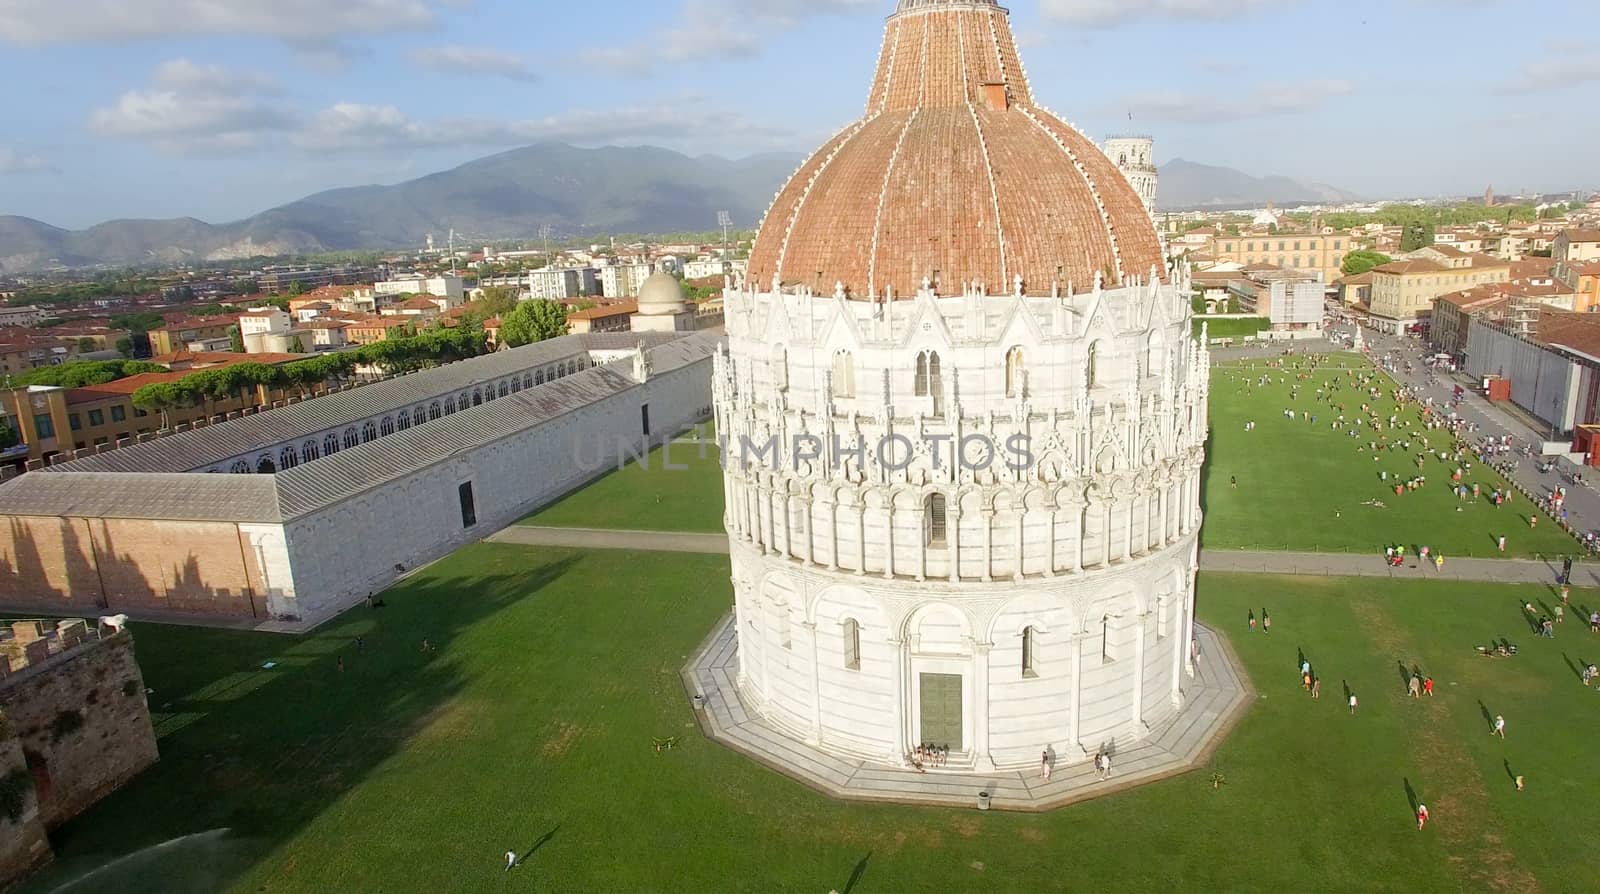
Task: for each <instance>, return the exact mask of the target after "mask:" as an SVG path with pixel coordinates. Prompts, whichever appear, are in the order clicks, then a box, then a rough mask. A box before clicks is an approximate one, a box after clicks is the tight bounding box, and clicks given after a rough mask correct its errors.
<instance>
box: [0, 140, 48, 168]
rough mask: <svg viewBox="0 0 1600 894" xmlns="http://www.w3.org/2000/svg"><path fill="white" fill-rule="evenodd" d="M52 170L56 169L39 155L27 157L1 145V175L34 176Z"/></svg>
mask: <svg viewBox="0 0 1600 894" xmlns="http://www.w3.org/2000/svg"><path fill="white" fill-rule="evenodd" d="M50 170H54V167H52V166H51V164H50V163H49V162H48V161H45V160H44V159H43V158H40V157H39V156H37V155H27V154H24V153H22V152H20V151H18V150H16V149H13V148H12V147H10V146H4V145H0V174H32V173H35V172H37V171H50Z"/></svg>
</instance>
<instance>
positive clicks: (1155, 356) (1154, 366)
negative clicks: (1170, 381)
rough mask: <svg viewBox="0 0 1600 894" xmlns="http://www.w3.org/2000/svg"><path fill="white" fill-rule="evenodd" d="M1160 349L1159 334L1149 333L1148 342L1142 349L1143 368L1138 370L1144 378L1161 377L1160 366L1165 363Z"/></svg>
mask: <svg viewBox="0 0 1600 894" xmlns="http://www.w3.org/2000/svg"><path fill="white" fill-rule="evenodd" d="M1161 348H1162V345H1161V333H1160V332H1152V333H1150V340H1149V341H1148V342H1146V343H1145V348H1144V368H1143V369H1142V370H1140V373H1141V374H1142V375H1143V376H1144V377H1149V376H1159V375H1161V372H1162V370H1161V367H1162V364H1163V363H1165V362H1166V358H1165V356H1164V355H1163V352H1162V350H1161Z"/></svg>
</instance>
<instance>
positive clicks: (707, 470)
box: [519, 423, 724, 533]
mask: <svg viewBox="0 0 1600 894" xmlns="http://www.w3.org/2000/svg"><path fill="white" fill-rule="evenodd" d="M720 455H721V454H720V451H719V450H718V449H717V445H716V443H715V434H714V433H713V431H712V428H711V426H710V424H709V423H708V424H706V425H705V426H703V428H702V430H701V432H700V434H699V436H698V440H697V435H696V433H695V432H694V431H690V432H689V433H687V434H685V435H684V436H682V437H681V438H679V439H678V440H677V441H674V442H672V443H670V444H668V445H666V446H665V447H659V448H657V449H655V450H652V451H651V452H650V453H649V454H648V455H647V456H646V457H644V458H643V460H642V461H636V462H628V463H627V464H626V465H625V466H623V467H622V468H621V469H615V468H613V470H612V471H611V472H608V473H607V474H606V475H605V476H604V477H602V478H600V479H599V480H598V481H595V482H594V483H593V484H590V485H589V486H588V487H585V488H582V489H580V490H577V491H574V492H573V493H571V494H568V495H567V496H566V497H563V498H562V499H560V500H557V501H556V502H554V503H551V504H550V505H549V506H546V507H545V508H543V509H541V510H539V511H538V512H535V513H533V514H532V515H530V516H528V517H527V518H524V519H523V520H522V521H521V522H519V524H524V525H543V526H547V527H554V528H604V529H607V530H644V531H686V532H691V533H695V532H704V533H721V532H722V531H723V530H724V528H723V526H722V503H723V500H722V469H721V467H720V466H719V465H718V457H719V456H720ZM613 462H614V461H613ZM669 466H670V468H669Z"/></svg>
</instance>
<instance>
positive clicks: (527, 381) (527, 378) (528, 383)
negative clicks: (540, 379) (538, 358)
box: [522, 373, 533, 388]
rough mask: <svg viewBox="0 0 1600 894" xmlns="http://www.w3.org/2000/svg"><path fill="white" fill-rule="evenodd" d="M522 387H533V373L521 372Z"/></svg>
mask: <svg viewBox="0 0 1600 894" xmlns="http://www.w3.org/2000/svg"><path fill="white" fill-rule="evenodd" d="M522 387H524V388H532V387H533V373H523V374H522Z"/></svg>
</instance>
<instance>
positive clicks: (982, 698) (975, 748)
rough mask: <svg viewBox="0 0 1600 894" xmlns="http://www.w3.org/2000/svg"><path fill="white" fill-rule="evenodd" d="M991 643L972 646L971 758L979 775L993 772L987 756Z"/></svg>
mask: <svg viewBox="0 0 1600 894" xmlns="http://www.w3.org/2000/svg"><path fill="white" fill-rule="evenodd" d="M993 648H994V644H993V643H984V642H978V643H973V645H972V748H971V751H972V756H973V759H974V761H975V763H976V766H975V768H974V769H976V770H977V771H978V772H980V773H988V772H991V771H993V770H994V759H993V758H992V757H990V756H989V652H990V650H991V649H993Z"/></svg>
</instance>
